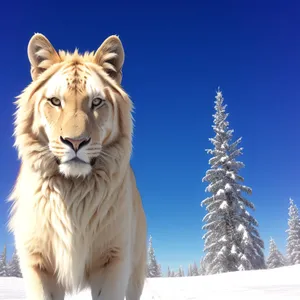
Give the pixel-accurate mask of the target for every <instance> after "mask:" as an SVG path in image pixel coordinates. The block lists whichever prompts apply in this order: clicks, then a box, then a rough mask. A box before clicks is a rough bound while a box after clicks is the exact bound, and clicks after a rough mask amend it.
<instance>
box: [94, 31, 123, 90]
mask: <svg viewBox="0 0 300 300" xmlns="http://www.w3.org/2000/svg"><path fill="white" fill-rule="evenodd" d="M124 56H125V55H124V49H123V46H122V43H121V41H120V39H119V38H118V37H117V36H116V35H112V36H110V37H108V38H107V39H106V40H105V41H104V42H103V43H102V45H101V46H100V47H99V48H98V50H97V51H96V53H95V56H94V62H95V63H96V64H98V65H99V66H101V67H102V68H103V69H104V70H105V72H106V73H107V74H108V75H109V76H110V77H111V78H113V79H114V80H116V82H118V83H119V84H120V83H121V81H122V67H123V64H124Z"/></svg>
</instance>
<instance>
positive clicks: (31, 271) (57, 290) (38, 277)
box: [22, 267, 65, 300]
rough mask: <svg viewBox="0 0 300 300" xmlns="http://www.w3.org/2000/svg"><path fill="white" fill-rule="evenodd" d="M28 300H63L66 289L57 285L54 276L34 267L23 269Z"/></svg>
mask: <svg viewBox="0 0 300 300" xmlns="http://www.w3.org/2000/svg"><path fill="white" fill-rule="evenodd" d="M22 274H23V280H24V285H25V291H26V299H28V300H63V299H64V296H65V292H64V289H63V288H62V287H61V286H59V285H58V284H57V283H56V278H55V277H54V276H51V275H48V274H46V273H45V272H43V271H41V270H39V269H38V268H33V267H25V268H24V267H23V268H22Z"/></svg>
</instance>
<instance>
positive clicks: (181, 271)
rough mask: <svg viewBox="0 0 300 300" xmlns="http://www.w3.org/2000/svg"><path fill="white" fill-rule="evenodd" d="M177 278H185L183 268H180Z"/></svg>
mask: <svg viewBox="0 0 300 300" xmlns="http://www.w3.org/2000/svg"><path fill="white" fill-rule="evenodd" d="M176 277H184V270H183V268H182V266H180V267H179V269H178V273H177V274H176Z"/></svg>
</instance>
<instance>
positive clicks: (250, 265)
mask: <svg viewBox="0 0 300 300" xmlns="http://www.w3.org/2000/svg"><path fill="white" fill-rule="evenodd" d="M215 98H216V101H215V111H216V112H215V114H214V115H213V117H214V125H213V129H214V132H215V137H214V138H210V139H209V140H210V141H211V142H212V144H213V145H214V149H209V150H207V152H208V153H209V154H211V155H212V156H213V157H212V158H211V159H210V160H209V164H210V166H211V168H210V169H209V170H208V171H207V172H206V175H205V176H204V178H203V181H207V182H209V185H208V187H207V188H206V192H209V193H211V194H212V195H211V196H210V197H208V198H206V199H205V200H203V201H202V203H201V205H202V206H203V205H205V206H206V210H207V214H206V216H205V217H204V219H203V221H204V222H206V224H205V225H204V226H203V229H204V230H207V232H206V233H205V234H204V236H203V239H204V240H205V246H204V251H205V252H206V254H205V257H204V260H205V264H206V266H207V273H208V274H215V273H222V272H231V271H238V270H241V269H245V270H251V269H261V268H265V261H264V254H263V248H264V243H263V241H262V239H261V238H260V236H259V233H258V230H257V229H256V227H257V226H258V223H257V221H256V220H255V219H254V218H253V217H252V216H251V215H250V213H249V212H248V211H247V210H246V209H247V208H251V209H254V205H253V203H251V202H250V201H249V200H247V199H246V198H245V197H244V196H243V195H242V193H243V192H245V193H246V194H251V193H252V190H251V188H249V187H247V186H245V185H243V184H241V183H240V182H243V181H244V178H243V177H242V176H240V175H239V174H238V172H239V170H240V169H241V168H243V167H244V164H243V163H242V162H240V161H237V160H236V158H237V157H238V156H239V155H241V154H242V148H238V146H239V144H240V142H241V138H239V139H238V140H236V141H235V142H233V143H231V140H232V137H233V130H230V129H229V122H228V121H227V117H228V113H226V112H225V109H226V105H223V101H224V99H223V96H222V92H221V91H220V90H218V92H217V95H216V97H215Z"/></svg>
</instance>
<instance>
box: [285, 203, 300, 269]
mask: <svg viewBox="0 0 300 300" xmlns="http://www.w3.org/2000/svg"><path fill="white" fill-rule="evenodd" d="M287 233H288V238H287V260H288V263H289V264H290V265H295V264H300V218H299V212H298V208H297V206H296V204H295V203H294V201H293V199H290V207H289V220H288V230H287Z"/></svg>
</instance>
